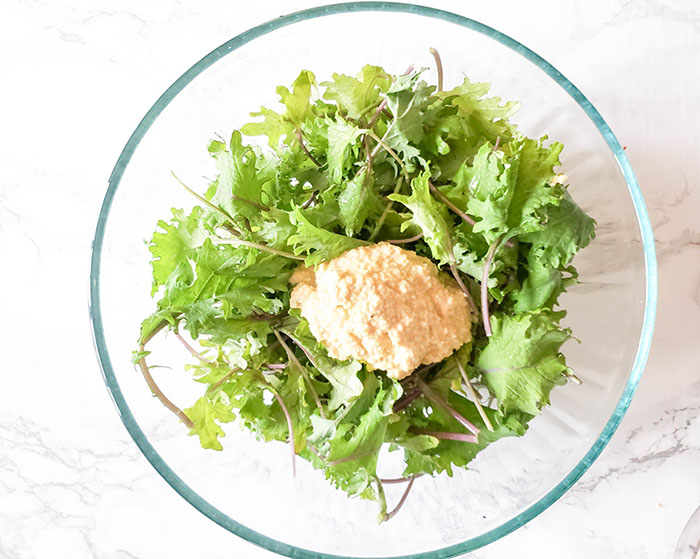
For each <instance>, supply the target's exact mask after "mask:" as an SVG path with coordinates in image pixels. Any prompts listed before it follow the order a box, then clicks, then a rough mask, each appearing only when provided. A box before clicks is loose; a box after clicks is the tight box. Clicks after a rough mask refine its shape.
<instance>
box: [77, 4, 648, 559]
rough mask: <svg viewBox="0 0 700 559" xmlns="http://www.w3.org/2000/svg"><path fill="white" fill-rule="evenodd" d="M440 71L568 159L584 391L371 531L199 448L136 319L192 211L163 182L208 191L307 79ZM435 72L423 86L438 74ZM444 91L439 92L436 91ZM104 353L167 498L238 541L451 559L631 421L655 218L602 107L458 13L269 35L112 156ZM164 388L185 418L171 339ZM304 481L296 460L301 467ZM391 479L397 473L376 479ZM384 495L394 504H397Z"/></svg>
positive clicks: (236, 433)
mask: <svg viewBox="0 0 700 559" xmlns="http://www.w3.org/2000/svg"><path fill="white" fill-rule="evenodd" d="M430 47H435V48H437V49H438V51H439V52H440V53H441V55H442V60H443V65H444V68H445V84H446V87H450V86H451V85H452V84H456V83H458V82H461V80H462V77H463V75H464V74H467V75H468V76H469V77H470V79H471V80H472V81H488V82H491V84H492V92H493V93H495V94H496V95H500V96H501V97H503V98H504V99H514V100H519V101H521V102H522V109H521V111H520V112H519V113H518V114H517V115H516V117H515V119H514V120H515V121H516V122H517V123H518V124H519V126H520V129H521V130H522V131H523V132H524V133H525V134H526V135H528V136H530V137H540V136H542V135H544V134H548V135H549V137H550V138H552V139H556V140H558V141H561V142H563V144H564V146H565V149H564V152H563V154H562V161H563V165H562V171H563V172H565V173H566V174H568V175H569V177H570V182H571V192H572V194H573V196H574V198H575V199H576V200H577V201H578V203H579V204H580V205H581V206H582V207H583V208H584V209H585V210H586V211H587V212H588V213H590V214H591V215H592V216H593V217H595V219H596V220H597V222H598V226H597V238H596V239H595V241H594V242H593V243H592V244H591V245H590V247H588V248H587V249H585V250H583V251H582V252H581V253H580V254H579V255H578V257H577V258H576V261H575V263H576V266H577V267H578V270H579V273H580V278H581V283H580V284H579V285H578V286H576V287H574V288H571V289H570V290H569V292H568V293H566V294H565V295H564V297H563V298H562V300H561V306H562V307H563V308H565V309H567V310H568V312H569V314H568V317H567V319H566V325H567V326H569V327H571V328H572V329H573V331H574V334H575V336H576V337H577V338H578V340H580V343H577V342H576V341H571V342H568V343H567V344H566V346H565V347H564V350H563V351H564V353H565V354H566V356H567V359H568V361H569V364H570V365H571V366H572V367H573V369H574V371H575V373H576V374H577V375H578V376H579V377H580V378H581V379H582V380H583V384H582V385H580V386H578V385H575V384H573V383H569V384H568V385H566V386H564V387H560V388H557V389H555V390H554V393H553V394H552V405H551V406H550V407H548V408H546V409H545V410H544V412H543V413H542V415H541V416H540V417H538V418H536V419H535V420H534V421H533V422H532V424H531V427H530V430H529V432H528V433H527V435H526V436H525V437H523V438H520V439H516V438H513V439H504V440H500V441H498V442H497V443H496V444H493V445H492V446H490V447H489V448H488V449H486V450H485V451H484V452H483V453H482V454H480V455H479V457H478V458H477V459H476V460H475V461H474V462H473V463H472V464H471V469H470V470H469V471H459V472H457V473H456V474H455V476H454V477H453V478H449V477H447V476H445V475H442V476H439V477H436V478H434V479H431V478H427V477H424V478H422V479H420V480H419V482H416V484H415V486H414V490H413V493H412V494H411V496H410V498H409V499H408V501H407V502H406V504H405V507H404V509H403V510H402V511H401V513H400V514H399V515H397V516H396V517H395V518H394V519H392V520H391V521H390V522H388V523H385V524H381V525H377V523H376V516H377V515H376V510H375V508H374V506H375V504H374V503H368V502H364V501H360V500H350V499H348V498H347V497H346V496H345V495H344V494H342V493H340V492H339V491H336V490H335V489H333V488H331V487H330V485H328V484H327V482H326V481H325V480H324V479H323V475H322V474H321V473H320V472H318V471H314V470H312V468H311V466H310V465H309V464H306V463H302V464H300V465H299V471H298V473H297V478H296V479H292V478H291V474H290V471H289V464H288V447H287V446H286V445H284V444H282V443H262V442H257V441H256V440H255V439H254V438H253V436H252V435H250V434H248V433H247V432H244V431H242V430H239V429H237V428H235V427H234V426H232V425H228V426H227V427H228V429H227V436H226V438H225V439H224V440H223V443H224V448H225V450H224V451H222V452H218V453H217V452H213V451H205V450H202V449H201V448H200V447H199V443H198V441H197V439H196V438H195V437H188V436H187V434H186V429H185V427H184V426H183V425H182V424H181V423H179V422H178V421H177V419H176V418H175V417H174V416H173V415H171V414H170V412H169V411H168V410H166V409H165V408H164V407H163V406H162V405H161V404H160V403H159V402H158V401H157V400H155V399H153V398H152V397H151V394H150V391H149V390H148V387H147V386H146V383H145V382H144V379H143V378H142V376H141V374H140V373H139V372H137V371H136V370H135V369H134V366H133V365H132V364H131V362H130V357H131V351H132V350H133V349H135V346H136V339H137V336H138V327H139V323H140V320H141V319H142V318H143V317H145V316H147V315H148V314H149V313H150V312H151V311H152V309H153V308H154V302H153V301H152V300H151V298H150V296H149V293H150V267H149V254H148V252H147V250H146V248H145V246H144V239H147V238H150V236H151V234H152V232H153V230H154V228H155V224H156V221H157V220H158V219H163V218H167V217H168V216H169V215H170V208H171V207H172V206H176V207H190V206H192V204H193V201H192V199H191V198H190V197H189V195H188V194H186V193H185V192H184V191H183V190H182V189H181V188H179V187H178V186H177V185H176V183H175V182H174V180H173V179H172V177H171V176H170V171H171V170H173V171H175V172H176V173H177V174H178V175H179V176H180V177H181V178H182V179H183V180H184V181H185V182H186V183H188V184H189V185H191V186H194V187H196V188H197V189H199V190H200V191H201V190H203V188H204V185H205V183H206V181H205V179H204V178H202V176H209V177H211V176H212V175H213V174H214V170H213V168H212V161H211V158H210V157H209V155H208V154H207V150H206V146H207V143H208V141H209V140H210V139H211V138H213V137H214V136H215V135H216V134H219V135H221V136H224V137H226V136H228V135H230V133H231V131H232V130H233V129H234V128H237V127H239V126H240V125H241V124H242V123H244V122H246V121H247V120H248V118H249V117H248V113H249V112H250V111H254V110H257V109H258V108H259V107H260V106H261V105H265V106H271V105H273V106H274V104H275V103H276V100H277V97H276V94H275V86H277V85H278V84H289V83H291V82H292V81H293V79H294V78H295V76H296V75H297V74H298V72H299V71H300V70H301V69H309V70H312V71H313V72H314V73H315V74H316V76H317V77H318V79H319V81H321V80H323V79H327V78H328V77H330V75H331V74H332V73H333V72H339V73H346V74H355V73H356V72H358V71H359V69H360V68H361V67H362V66H363V65H364V64H367V63H371V64H376V65H381V66H384V67H385V68H386V69H387V70H389V71H391V72H393V73H400V72H402V71H403V70H404V69H405V68H406V67H407V66H409V65H411V64H413V65H414V66H415V67H421V66H428V67H430V68H432V67H433V65H432V58H431V55H430V52H429V48H430ZM432 71H433V70H430V72H432ZM434 80H435V76H434V74H433V76H432V81H434ZM90 295H91V304H90V312H91V317H92V323H93V328H94V337H95V344H96V347H97V353H98V356H99V360H100V364H101V367H102V371H103V373H104V377H105V380H106V383H107V386H108V388H109V390H110V392H111V394H112V396H113V398H114V401H115V403H116V405H117V408H118V409H119V413H120V414H121V417H122V420H123V422H124V424H125V425H126V427H127V429H128V431H129V433H130V434H131V436H132V437H133V438H134V441H135V442H136V444H137V445H138V446H139V448H140V449H141V450H142V451H143V453H144V454H145V456H146V457H147V458H148V460H149V461H150V462H151V463H152V464H153V466H154V467H155V468H156V470H157V471H158V472H159V473H160V474H161V475H162V476H163V477H164V478H165V480H166V481H167V482H168V483H169V484H170V485H171V486H172V487H173V488H174V489H175V490H176V491H177V492H178V493H179V494H180V495H182V497H184V498H185V499H186V500H187V501H189V502H190V503H191V504H192V505H193V506H194V507H196V508H197V509H199V510H200V511H201V512H202V513H204V514H205V515H207V516H208V517H209V518H211V519H212V520H213V521H214V522H217V523H218V524H220V525H221V526H223V527H224V528H226V529H227V530H230V531H231V532H233V533H235V534H237V535H239V536H241V537H243V538H245V539H247V540H249V541H250V542H252V543H255V544H258V545H261V546H264V547H266V548H268V549H270V550H272V551H274V552H277V553H279V554H282V555H287V556H290V557H296V558H306V557H309V558H311V557H314V558H324V557H379V556H381V557H409V556H410V557H413V558H418V557H425V558H427V557H430V558H433V559H436V558H442V557H453V556H455V555H459V554H462V553H465V552H467V551H470V550H473V549H476V548H478V547H480V546H483V545H485V544H487V543H489V542H492V541H494V540H496V539H498V538H500V537H502V536H504V535H505V534H507V533H509V532H511V531H512V530H514V529H516V528H518V527H519V526H522V525H523V524H524V523H526V522H527V521H529V520H530V519H532V518H533V517H534V516H536V515H537V514H539V513H540V512H542V511H543V510H544V509H545V508H547V507H548V506H549V505H551V504H552V503H553V502H554V501H556V500H557V499H558V498H559V497H560V496H561V495H562V494H563V493H564V492H565V491H566V490H567V489H568V488H569V487H571V485H572V484H573V483H574V482H575V481H576V480H577V479H578V478H579V477H580V476H581V475H582V474H583V472H585V471H586V469H587V468H588V467H589V466H590V465H591V463H592V462H593V461H594V460H595V459H596V457H597V456H598V455H599V454H600V452H601V450H602V449H603V447H604V446H605V444H606V443H607V442H608V440H609V439H610V437H611V436H612V434H613V432H614V431H615V429H616V427H617V426H618V424H619V422H620V420H621V418H622V416H623V414H624V413H625V411H626V409H627V407H628V406H629V403H630V400H631V398H632V395H633V393H634V391H635V388H636V386H637V384H638V382H639V379H640V375H641V373H642V368H643V366H644V362H645V360H646V357H647V353H648V350H649V343H650V340H651V335H652V329H653V321H654V314H655V305H656V261H655V256H654V244H653V238H652V232H651V227H650V224H649V219H648V216H647V212H646V209H645V206H644V202H643V199H642V195H641V193H640V191H639V187H638V185H637V182H636V179H635V177H634V174H633V172H632V169H631V167H630V164H629V161H628V160H627V158H626V157H625V154H624V152H623V149H622V148H621V146H620V144H619V143H618V141H617V139H616V138H615V136H614V135H613V133H612V132H611V130H610V128H609V127H608V126H607V124H606V123H605V121H604V120H603V118H602V117H601V116H600V114H599V113H598V112H597V111H596V109H595V108H594V107H593V106H592V105H591V103H590V102H589V101H588V100H587V99H586V98H585V97H584V96H583V94H582V93H581V92H580V91H579V90H578V89H576V87H575V86H574V85H573V84H572V83H571V82H569V81H568V80H567V79H566V78H565V77H564V76H562V75H561V74H560V73H559V72H558V71H557V70H556V69H555V68H553V67H552V66H551V65H550V64H549V63H547V62H546V61H545V60H543V59H542V58H540V57H539V56H538V55H537V54H535V53H534V52H532V51H531V50H529V49H528V48H527V47H525V46H523V45H522V44H520V43H518V42H517V41H515V40H514V39H511V38H510V37H508V36H506V35H504V34H502V33H499V32H498V31H496V30H494V29H492V28H490V27H487V26H485V25H483V24H481V23H478V22H476V21H473V20H470V19H468V18H465V17H461V16H458V15H455V14H451V13H448V12H444V11H440V10H436V9H432V8H426V7H421V6H414V5H411V4H394V3H385V2H367V3H351V4H338V5H333V6H325V7H318V8H313V9H310V10H305V11H302V12H297V13H294V14H291V15H288V16H285V17H281V18H279V19H275V20H273V21H270V22H268V23H265V24H263V25H260V26H258V27H255V28H253V29H251V30H249V31H246V32H245V33H243V34H241V35H239V36H238V37H235V38H233V39H231V40H230V41H228V42H226V43H224V44H223V45H221V46H220V47H218V48H217V49H215V50H214V51H212V52H211V53H209V54H208V55H206V56H205V57H204V58H203V59H202V60H200V61H199V62H198V63H197V64H195V65H194V66H193V67H192V68H190V69H189V70H187V71H186V72H185V73H184V74H183V75H182V77H180V78H179V79H178V80H177V81H176V82H175V83H174V84H173V85H172V86H171V87H170V88H168V90H167V91H166V92H165V93H164V94H163V95H162V96H161V97H160V99H158V100H157V101H156V103H155V105H154V106H153V107H152V108H151V110H150V111H148V113H147V114H146V116H145V117H144V118H143V120H142V121H141V123H140V124H139V125H138V127H137V128H136V130H135V131H134V133H133V135H132V136H131V138H130V139H129V141H128V143H127V144H126V146H125V147H124V150H123V152H122V154H121V156H120V157H119V159H118V161H117V163H116V166H115V168H114V171H113V173H112V176H111V178H110V181H109V188H108V190H107V194H106V196H105V200H104V204H103V206H102V210H101V212H100V215H99V222H98V225H97V231H96V234H95V240H94V248H93V256H92V267H91V285H90ZM154 342H155V343H154V346H153V347H151V348H150V349H152V350H153V355H152V357H151V359H152V364H157V365H169V366H171V367H172V370H169V369H167V368H158V369H154V375H155V377H156V381H157V382H158V384H159V385H160V387H161V388H162V389H163V390H164V392H165V393H166V394H168V395H169V397H170V398H171V399H172V400H174V401H175V402H176V403H178V404H180V405H181V406H183V407H185V406H189V405H191V403H192V402H194V400H195V399H196V397H197V396H198V395H199V392H200V391H201V387H200V386H198V385H197V384H196V383H194V382H192V380H191V378H190V377H189V375H188V374H187V373H184V372H183V371H182V368H183V365H184V363H186V362H188V358H191V357H190V356H189V355H188V354H187V353H186V351H185V350H184V349H183V348H182V347H180V346H179V345H177V344H176V343H175V342H174V341H173V339H172V338H171V339H158V338H157V341H156V340H154ZM302 462H303V461H302ZM381 473H382V474H383V475H385V476H386V477H392V475H393V476H395V475H396V474H397V472H389V471H387V472H381ZM394 487H396V486H390V487H389V491H390V492H389V495H388V499H389V500H390V502H392V501H393V502H395V501H396V500H397V499H398V497H399V495H400V492H401V491H402V489H401V488H396V489H394Z"/></svg>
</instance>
